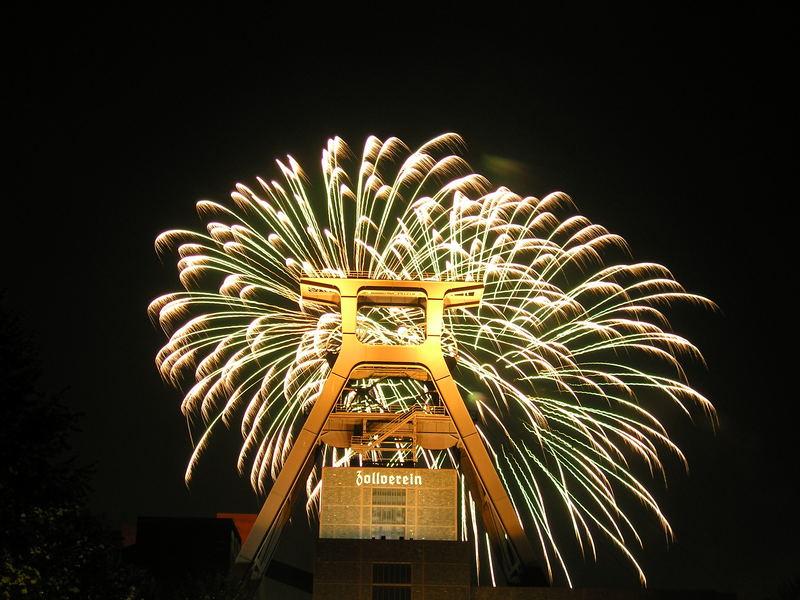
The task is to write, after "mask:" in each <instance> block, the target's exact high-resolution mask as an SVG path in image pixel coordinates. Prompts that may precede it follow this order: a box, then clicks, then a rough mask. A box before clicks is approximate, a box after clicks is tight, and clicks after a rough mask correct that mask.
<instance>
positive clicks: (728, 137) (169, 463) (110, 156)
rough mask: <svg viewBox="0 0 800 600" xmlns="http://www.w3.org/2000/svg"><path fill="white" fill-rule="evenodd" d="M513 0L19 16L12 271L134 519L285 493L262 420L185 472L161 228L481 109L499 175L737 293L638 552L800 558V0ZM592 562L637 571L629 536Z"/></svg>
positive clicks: (723, 312) (8, 264) (708, 325)
mask: <svg viewBox="0 0 800 600" xmlns="http://www.w3.org/2000/svg"><path fill="white" fill-rule="evenodd" d="M490 4H491V6H492V8H491V9H486V12H482V13H478V12H466V11H465V9H464V8H463V7H460V5H456V4H454V3H453V4H447V5H442V6H441V7H440V8H431V7H430V6H427V5H419V6H400V5H398V6H397V7H395V8H393V9H391V10H388V9H387V7H383V8H381V7H378V6H375V5H372V6H368V7H364V8H363V9H362V10H354V9H344V8H341V7H335V6H332V7H331V8H330V9H329V11H327V12H325V13H317V12H315V11H314V10H313V9H312V8H311V7H310V6H300V5H298V6H296V7H295V8H282V9H275V8H254V7H253V6H252V5H248V6H247V7H245V8H243V9H242V10H241V11H239V12H236V13H234V12H233V11H218V10H216V9H212V8H209V7H203V8H194V9H192V11H187V12H182V11H178V10H173V11H172V12H163V11H162V12H159V13H151V14H145V13H130V14H125V13H123V12H119V9H116V10H115V11H114V12H113V13H112V12H107V13H102V12H94V11H91V12H90V11H88V10H84V9H78V8H74V7H71V8H70V9H69V10H65V9H62V12H52V11H50V10H45V9H44V7H39V8H36V7H28V8H25V9H21V8H18V9H17V11H16V13H15V14H12V15H11V16H10V18H9V19H8V20H7V24H6V27H7V28H8V29H9V35H6V36H4V37H5V38H6V39H7V40H8V39H10V33H15V34H19V33H22V34H23V35H22V36H19V37H18V38H17V39H18V41H16V42H14V43H13V44H12V43H11V42H10V41H6V42H4V59H5V63H6V65H7V67H6V68H5V69H4V73H5V77H4V79H5V83H6V85H5V92H4V94H3V95H4V98H5V100H6V101H10V106H9V107H8V108H6V109H5V110H4V111H3V117H4V123H3V130H4V138H5V140H6V144H5V146H6V150H7V151H8V154H9V155H8V156H7V157H6V161H5V166H6V167H7V168H8V172H7V174H6V175H5V176H4V183H5V186H4V194H5V200H4V202H3V208H4V215H5V224H4V225H5V226H4V234H5V239H6V244H5V248H6V255H5V260H4V261H3V265H4V283H3V284H2V286H0V287H2V288H4V293H3V295H4V299H3V304H4V305H5V307H6V309H7V310H10V311H12V312H14V313H16V314H18V315H19V318H20V320H21V322H22V324H23V326H24V328H25V329H26V330H27V331H29V332H30V333H31V335H32V336H33V338H34V339H35V341H36V343H37V345H38V346H39V349H40V352H41V355H42V359H43V362H44V373H45V375H44V381H43V386H44V387H45V388H46V389H48V390H52V391H60V390H65V394H66V395H65V398H66V400H67V402H68V404H69V405H70V406H71V407H73V408H74V409H76V410H78V411H80V412H81V413H83V417H82V418H81V421H80V427H81V431H80V432H77V433H76V434H75V436H74V442H73V445H74V450H75V452H76V454H77V456H78V460H79V462H80V463H81V464H88V465H94V468H95V477H94V480H93V487H94V491H93V494H92V505H91V508H92V510H94V511H95V512H96V513H98V514H101V515H103V516H104V517H105V518H106V519H107V521H108V522H109V523H111V524H113V525H115V526H119V524H121V523H133V522H135V519H136V517H137V516H139V515H142V516H156V515H158V516H211V515H213V514H214V513H216V512H257V510H258V508H259V503H258V501H257V499H256V498H255V496H254V495H253V494H252V493H251V492H250V490H249V484H248V483H247V481H246V480H243V479H240V478H239V477H238V476H237V475H236V472H235V463H234V461H235V450H236V446H237V443H238V433H236V432H231V433H230V435H229V436H228V437H227V438H225V437H224V436H220V437H218V438H217V444H216V445H215V446H214V448H213V450H212V451H210V452H209V453H208V454H207V455H206V458H205V460H203V461H202V462H201V466H200V468H199V470H198V472H197V475H196V478H195V480H194V481H193V483H192V485H191V487H190V488H188V489H187V488H186V486H185V485H184V483H183V471H184V467H185V462H186V460H187V458H188V456H189V453H190V445H189V439H188V435H187V432H186V425H185V422H184V420H183V417H182V415H181V414H180V412H179V410H178V405H179V403H180V395H179V393H178V392H176V391H174V390H171V389H169V388H167V387H166V386H165V385H164V384H162V382H161V380H160V379H159V376H158V374H157V371H156V369H155V366H154V356H155V353H156V351H157V350H158V348H159V347H160V345H161V343H163V341H164V338H163V334H162V333H161V332H160V331H158V330H156V329H154V328H153V327H152V326H151V324H150V322H149V320H148V318H147V315H146V307H147V305H148V303H149V302H150V300H152V299H153V298H154V297H156V296H158V295H160V294H162V293H165V292H168V291H172V290H173V289H176V288H177V285H178V282H177V278H176V270H175V265H174V261H165V262H164V263H163V264H162V263H161V262H159V260H158V258H157V257H156V255H155V252H154V250H153V240H154V238H155V236H156V235H157V234H158V233H160V232H161V231H163V230H165V229H169V228H174V227H191V228H197V227H199V226H200V225H201V223H200V221H199V220H198V219H197V217H196V215H195V212H194V203H195V202H196V201H197V200H199V199H201V198H209V199H215V200H220V201H224V200H226V199H227V197H228V194H229V191H230V189H231V188H232V186H233V184H234V183H235V182H238V181H242V182H245V183H253V182H254V181H255V177H256V176H257V175H261V176H264V177H267V178H271V177H275V176H276V172H277V170H276V167H275V166H274V163H273V159H274V158H278V157H282V156H284V155H285V154H287V153H291V154H292V155H293V156H294V157H295V158H296V159H297V160H298V161H299V162H300V163H301V164H302V165H304V167H305V169H306V170H307V171H312V170H314V169H315V168H316V166H317V165H318V164H319V156H320V152H321V149H322V147H323V146H324V144H325V142H326V140H327V139H328V137H330V136H332V135H340V136H341V137H343V138H344V139H345V140H346V141H347V142H348V143H349V144H350V146H351V147H352V148H353V149H354V150H355V151H356V152H360V149H361V146H362V144H363V142H364V140H365V139H366V137H367V136H368V135H369V134H375V135H377V136H378V137H381V138H385V137H387V136H390V135H394V136H398V137H400V138H401V139H403V140H404V141H405V142H407V143H408V144H409V145H410V146H412V147H416V146H418V145H419V144H421V143H423V142H425V141H426V140H428V139H429V138H431V137H433V136H435V135H437V134H439V133H442V132H445V131H455V132H457V133H460V134H461V135H462V136H464V138H465V139H466V142H467V144H468V146H469V150H468V152H469V153H468V158H469V160H470V162H471V164H472V166H473V167H474V168H475V169H476V170H477V171H480V172H483V173H484V174H486V175H488V176H489V177H490V178H491V179H492V181H493V183H494V184H496V185H508V186H509V187H511V188H512V189H514V190H515V191H517V192H519V193H523V194H530V195H535V196H538V197H542V196H544V195H546V194H547V193H549V192H552V191H555V190H560V191H564V192H566V193H568V194H570V195H571V196H572V198H573V199H574V200H575V202H576V203H577V205H578V207H579V209H580V210H581V212H582V213H583V214H585V215H586V216H588V217H589V218H590V219H592V220H593V221H595V222H598V223H601V224H603V225H605V226H606V227H607V228H608V229H610V230H611V231H613V232H615V233H618V234H620V235H622V236H623V237H624V238H625V239H626V240H627V241H628V242H629V243H630V245H631V247H632V249H633V254H634V258H635V259H636V260H639V261H655V262H660V263H662V264H664V265H666V266H667V267H669V268H670V269H671V270H672V272H673V274H674V275H675V276H676V278H677V279H678V280H679V281H680V282H681V283H683V284H684V285H685V286H686V288H687V289H688V290H689V291H692V292H696V293H699V294H702V295H705V296H707V297H709V298H711V299H713V300H714V301H715V302H717V304H718V305H719V307H720V310H719V311H718V312H712V311H708V310H702V309H691V310H687V309H682V310H679V311H676V312H675V313H674V319H673V325H674V328H675V330H676V331H677V332H678V333H681V334H683V335H686V336H687V337H688V338H689V339H691V340H692V341H693V342H695V343H696V344H697V345H698V346H699V347H700V348H701V350H702V351H703V352H704V355H705V357H706V359H707V363H708V368H707V369H705V368H703V367H702V366H697V365H696V366H693V367H691V368H690V369H689V373H690V376H691V379H692V382H693V383H694V384H695V386H696V387H697V389H699V390H700V391H701V392H703V393H704V394H705V395H707V396H708V397H709V398H710V399H711V400H712V401H713V403H714V404H715V406H716V407H717V409H718V412H719V420H720V427H719V429H718V430H717V431H716V432H714V431H713V430H712V429H711V427H710V426H709V425H708V424H707V423H705V422H704V421H703V419H702V418H701V415H700V413H699V412H698V415H697V416H698V418H697V421H696V423H695V424H694V425H692V424H691V423H690V422H689V421H688V420H686V419H681V418H679V417H678V415H677V413H676V415H675V418H674V420H670V421H669V422H668V426H669V427H670V431H671V433H672V435H673V437H674V439H676V440H677V441H678V442H679V445H681V447H682V448H684V450H685V452H686V454H687V456H688V459H689V462H690V466H691V471H690V473H689V475H688V476H687V475H685V474H684V473H682V471H681V469H680V467H679V465H678V464H677V461H673V464H672V465H671V467H670V469H669V475H670V484H669V487H668V488H666V489H665V488H664V487H663V486H661V485H660V484H659V483H658V482H657V481H656V482H654V483H653V485H652V489H653V490H654V491H655V493H656V497H657V498H658V499H659V500H660V501H661V502H662V505H663V508H664V510H665V513H666V514H667V516H668V517H669V518H670V522H671V523H672V525H673V528H674V529H675V532H676V538H677V539H676V542H675V543H674V544H672V545H671V546H669V547H667V546H666V544H665V543H664V541H663V536H661V535H659V533H658V532H657V531H656V530H655V528H650V527H648V526H645V527H644V528H643V529H644V531H645V533H646V534H647V535H646V538H645V543H646V546H645V549H644V550H641V551H639V552H638V556H640V557H641V560H642V563H643V565H644V567H645V570H646V572H647V574H648V576H649V579H650V584H651V586H652V587H654V588H705V589H715V590H718V591H737V592H739V593H740V594H742V596H741V597H743V598H764V597H767V596H768V595H769V594H774V593H775V591H776V590H777V589H779V587H780V586H781V584H784V583H786V582H788V581H789V580H790V579H791V578H792V577H798V576H800V569H799V568H798V565H800V551H798V549H797V545H796V536H797V534H798V533H800V531H799V528H798V519H797V506H798V494H797V492H796V491H793V490H792V488H791V484H792V483H793V482H794V481H795V480H796V479H797V474H798V473H797V466H796V462H795V459H796V457H797V450H796V446H795V441H796V427H795V423H796V419H797V416H798V415H797V408H796V391H795V390H796V384H795V383H794V381H793V379H794V376H795V373H796V370H797V367H796V365H795V364H794V359H795V355H796V352H795V351H794V350H793V349H792V343H793V341H794V339H795V338H794V333H793V329H794V326H793V321H794V319H793V317H794V315H795V313H796V308H795V305H794V299H795V297H796V294H795V293H794V292H792V291H791V288H792V283H791V282H792V281H793V279H794V275H793V273H794V270H793V269H790V268H789V266H788V263H789V261H790V260H792V261H793V260H794V259H795V253H794V252H793V251H790V250H789V241H788V240H789V239H793V238H794V237H796V236H795V235H788V234H785V233H784V230H786V231H788V230H789V228H790V227H791V228H793V227H794V225H793V223H794V221H795V220H796V217H794V216H792V215H791V214H790V206H791V205H792V204H794V199H793V198H792V197H790V195H789V194H790V193H789V189H790V188H789V187H788V186H784V185H783V184H782V183H781V181H782V180H783V179H785V177H784V176H783V174H784V173H789V172H791V171H790V170H789V169H792V168H794V165H791V166H790V161H789V148H790V141H789V139H788V138H789V133H788V129H789V123H790V119H789V116H788V115H789V113H788V111H787V110H786V109H787V106H788V101H787V100H786V93H787V82H788V81H791V80H792V79H795V78H796V65H794V64H792V63H791V61H790V60H789V58H788V55H789V52H790V50H791V49H792V46H793V45H794V44H793V43H792V42H791V38H790V37H789V34H788V25H787V23H788V18H787V16H786V15H781V14H778V13H777V12H774V11H772V10H770V9H768V8H765V7H764V5H759V6H760V8H758V9H756V8H751V9H740V10H738V11H737V12H735V13H731V12H729V11H730V9H728V8H726V9H725V10H722V9H720V10H717V11H713V12H712V11H709V12H708V13H706V14H698V13H695V12H686V13H683V14H679V13H675V12H670V13H667V12H666V10H667V9H666V5H663V6H662V9H663V10H662V11H661V12H660V11H659V9H658V8H657V7H654V8H650V9H648V11H647V12H644V11H642V10H641V9H637V10H636V11H622V10H616V11H612V10H611V9H608V10H606V9H602V10H601V9H595V10H594V12H593V13H591V14H586V13H580V11H579V10H578V9H577V7H573V9H572V10H570V9H566V10H565V11H564V12H563V13H562V14H559V15H553V14H545V13H544V12H541V13H539V12H537V11H535V10H533V9H529V10H527V11H526V12H521V11H519V10H516V9H503V8H501V7H500V6H499V5H497V4H496V3H490ZM578 13H580V14H578ZM491 157H501V158H503V159H506V160H507V161H513V164H515V165H517V166H518V168H515V169H511V170H505V171H497V170H496V169H493V167H492V165H494V164H496V163H497V161H496V160H492V158H491ZM784 344H785V345H784ZM287 539H291V540H293V541H297V540H300V541H301V542H303V543H294V544H284V545H283V547H282V549H281V550H280V552H279V556H282V557H283V558H284V559H285V560H287V561H288V562H293V563H294V564H297V565H298V566H302V567H306V568H307V567H308V566H309V565H308V564H307V563H308V558H307V556H306V555H307V548H308V546H307V544H306V543H305V540H307V539H309V535H308V526H307V525H306V524H305V523H304V522H302V520H299V522H298V521H297V520H296V522H295V524H294V525H293V526H292V531H290V532H289V533H288V534H287ZM303 561H306V562H305V563H304V562H303ZM576 572H577V573H578V577H577V581H578V584H579V585H585V586H600V585H619V586H635V585H636V575H635V573H634V572H633V570H632V569H630V568H629V567H628V566H626V565H625V564H624V561H623V559H622V558H621V557H619V555H617V554H615V553H614V552H607V553H605V554H604V555H603V556H602V557H601V561H600V564H599V565H593V564H587V565H586V566H585V567H584V566H580V565H577V566H576Z"/></svg>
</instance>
